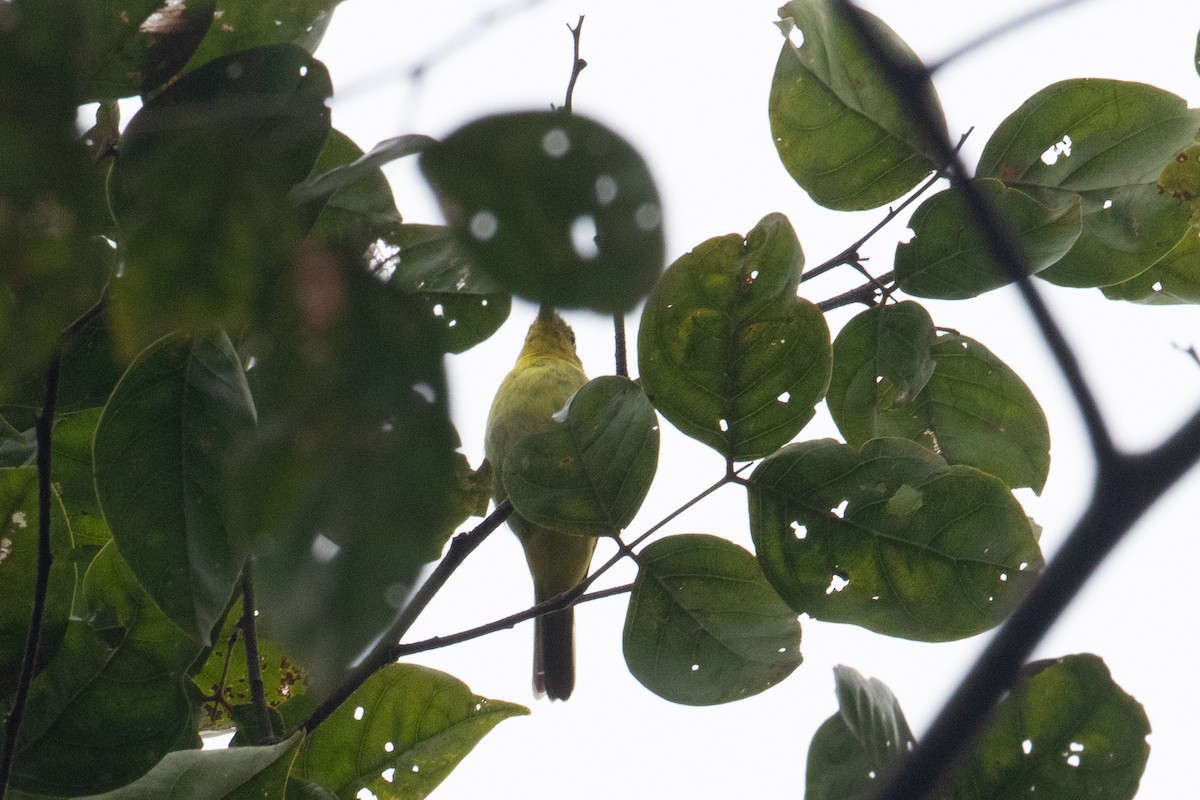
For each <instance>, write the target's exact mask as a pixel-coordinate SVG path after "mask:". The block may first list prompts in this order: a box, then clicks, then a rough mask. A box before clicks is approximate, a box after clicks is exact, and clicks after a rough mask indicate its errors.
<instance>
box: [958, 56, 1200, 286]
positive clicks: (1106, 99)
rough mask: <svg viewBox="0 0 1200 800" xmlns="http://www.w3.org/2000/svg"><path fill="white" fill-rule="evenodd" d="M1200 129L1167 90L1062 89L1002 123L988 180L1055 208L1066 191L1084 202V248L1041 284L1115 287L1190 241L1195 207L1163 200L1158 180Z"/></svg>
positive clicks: (1097, 83)
mask: <svg viewBox="0 0 1200 800" xmlns="http://www.w3.org/2000/svg"><path fill="white" fill-rule="evenodd" d="M1198 130H1200V111H1197V110H1195V109H1189V108H1187V106H1186V104H1185V103H1184V101H1183V99H1182V98H1180V97H1177V96H1175V95H1173V94H1171V93H1170V92H1166V91H1163V90H1162V89H1157V88H1155V87H1153V86H1146V85H1144V84H1140V83H1126V82H1122V81H1113V80H1100V79H1080V80H1069V81H1061V82H1059V83H1055V84H1052V85H1050V86H1047V87H1046V88H1045V89H1042V90H1041V91H1040V92H1037V93H1036V94H1034V95H1033V96H1032V97H1030V98H1029V99H1028V100H1026V101H1025V102H1024V103H1023V104H1022V105H1021V107H1020V108H1018V109H1017V110H1016V111H1015V112H1013V113H1012V114H1011V115H1009V117H1008V118H1007V119H1005V120H1004V122H1002V123H1001V124H1000V127H999V128H997V129H996V132H995V133H994V134H992V137H991V139H989V140H988V143H987V145H986V146H985V147H984V150H983V155H982V156H981V157H980V159H979V168H978V174H979V176H980V177H989V178H999V179H1000V180H1001V181H1003V182H1004V183H1005V184H1007V185H1008V186H1012V187H1015V188H1017V189H1020V190H1021V191H1023V192H1025V193H1026V194H1029V195H1032V196H1033V197H1034V198H1035V199H1038V200H1039V201H1041V202H1042V203H1044V204H1046V205H1049V206H1057V205H1061V204H1062V203H1063V202H1064V200H1063V198H1062V195H1063V193H1064V192H1071V193H1074V194H1077V195H1079V196H1080V197H1082V198H1083V232H1082V233H1081V235H1080V237H1079V239H1078V241H1077V242H1076V243H1075V245H1074V247H1072V248H1071V250H1070V251H1069V252H1068V253H1067V254H1066V255H1065V256H1064V257H1063V258H1062V259H1060V260H1059V261H1058V262H1057V263H1056V264H1055V265H1054V266H1052V267H1049V268H1047V269H1045V270H1043V271H1042V272H1040V273H1039V274H1038V276H1039V277H1041V278H1044V279H1046V280H1048V281H1050V282H1052V283H1057V284H1060V285H1063V286H1107V285H1110V284H1113V283H1119V282H1122V281H1127V280H1129V279H1130V278H1132V277H1134V276H1136V275H1138V274H1139V273H1141V272H1143V271H1144V270H1146V269H1147V268H1149V267H1150V265H1152V264H1153V263H1154V262H1156V261H1158V260H1159V259H1160V258H1162V257H1163V256H1164V255H1165V254H1166V253H1168V252H1169V251H1170V250H1171V248H1173V247H1174V246H1175V245H1176V244H1178V243H1179V240H1180V239H1182V238H1183V236H1184V233H1186V231H1187V226H1188V217H1189V209H1188V206H1187V205H1186V204H1185V203H1182V202H1179V201H1177V200H1174V199H1172V198H1171V197H1169V196H1167V195H1166V194H1163V193H1162V192H1160V190H1159V188H1158V184H1157V181H1158V178H1159V175H1160V174H1161V173H1162V171H1163V169H1164V168H1165V167H1166V166H1167V165H1168V164H1169V163H1171V161H1172V160H1173V159H1174V158H1175V157H1176V156H1177V155H1178V154H1179V153H1180V152H1182V151H1183V150H1185V149H1186V148H1187V147H1189V146H1190V145H1191V144H1192V143H1193V142H1194V141H1195V138H1196V133H1197V131H1198ZM1067 199H1069V195H1068V196H1067Z"/></svg>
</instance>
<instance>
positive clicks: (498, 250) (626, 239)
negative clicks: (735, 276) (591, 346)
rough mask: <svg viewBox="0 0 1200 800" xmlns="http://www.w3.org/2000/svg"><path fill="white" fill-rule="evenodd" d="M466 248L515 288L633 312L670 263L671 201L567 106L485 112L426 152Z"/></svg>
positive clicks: (615, 140) (625, 153)
mask: <svg viewBox="0 0 1200 800" xmlns="http://www.w3.org/2000/svg"><path fill="white" fill-rule="evenodd" d="M421 170H422V172H423V173H424V174H425V177H426V178H427V179H428V180H429V182H430V183H431V184H432V185H433V187H434V189H435V190H436V192H437V194H438V199H439V200H440V202H441V205H442V210H443V211H444V212H445V214H446V218H447V219H448V220H449V221H450V225H451V226H452V227H453V228H454V229H455V231H456V232H457V233H458V234H459V241H460V243H461V244H462V247H463V249H464V251H465V252H466V254H467V256H468V257H469V258H470V259H471V260H472V261H473V262H474V263H476V264H478V265H479V267H480V268H481V269H483V270H486V271H487V272H488V273H489V274H490V275H491V276H492V277H493V278H494V279H495V280H496V281H497V282H498V283H500V284H501V285H502V286H504V287H505V289H506V290H508V291H511V292H512V293H513V294H517V295H520V296H521V297H525V298H528V299H530V300H535V301H539V302H542V303H549V304H550V305H554V306H557V307H560V308H590V309H593V310H596V311H603V312H624V311H628V310H629V309H631V308H633V307H634V306H635V305H636V304H637V303H638V302H639V301H640V300H641V299H642V298H643V297H645V296H646V294H647V293H648V292H649V291H650V289H651V287H653V286H654V281H655V280H656V279H657V278H658V274H659V272H660V271H661V269H662V262H663V226H662V204H661V202H660V200H659V197H658V190H657V189H656V188H655V186H654V181H653V179H652V178H651V177H650V172H649V171H648V169H647V168H646V164H645V162H644V161H643V160H642V157H641V156H640V155H638V153H637V152H636V151H635V150H634V149H633V147H631V146H630V145H629V143H628V142H626V141H625V140H624V139H622V138H620V137H619V136H617V135H616V134H615V133H613V132H612V131H610V130H609V129H608V128H606V127H604V126H603V125H601V124H599V123H597V122H594V121H592V120H590V119H587V118H585V117H581V116H578V115H567V114H564V113H561V112H550V111H546V112H525V113H519V114H502V115H498V116H491V117H484V118H483V119H479V120H476V121H475V122H472V123H470V124H468V125H466V126H464V127H462V128H459V129H458V130H457V131H455V132H453V133H451V134H450V136H448V137H447V138H446V139H445V140H444V141H442V142H441V143H440V144H437V145H435V146H433V147H430V148H429V149H427V150H426V151H425V152H424V153H422V154H421Z"/></svg>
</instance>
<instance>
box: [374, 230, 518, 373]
mask: <svg viewBox="0 0 1200 800" xmlns="http://www.w3.org/2000/svg"><path fill="white" fill-rule="evenodd" d="M384 244H385V245H386V246H387V247H388V249H392V248H395V249H396V252H395V253H394V254H391V255H388V257H387V258H385V259H383V260H382V261H381V265H380V266H383V267H387V266H394V269H395V272H393V273H392V277H391V279H390V280H391V282H392V283H393V284H395V285H396V286H397V287H399V288H400V289H402V290H403V291H406V292H411V293H413V294H415V295H417V296H418V297H420V298H421V299H423V300H424V301H425V302H426V304H427V305H428V306H429V308H430V312H431V313H432V314H433V316H434V318H435V320H436V321H437V322H438V324H440V325H441V326H443V328H444V330H445V334H446V349H447V350H449V351H450V352H451V353H461V352H463V351H465V350H469V349H470V348H472V347H474V346H475V345H477V344H479V343H480V342H482V341H483V340H484V339H487V338H488V337H489V336H491V335H492V334H493V333H495V332H496V331H497V330H499V329H500V326H501V325H503V324H504V321H505V320H506V319H508V313H509V311H510V309H511V308H512V298H511V297H510V296H509V295H508V294H506V293H505V292H504V291H503V290H502V289H501V288H500V285H499V284H497V283H496V282H495V281H493V280H492V279H490V278H489V277H488V276H487V275H486V274H484V273H483V271H482V270H480V269H479V268H478V267H476V266H475V265H474V263H472V262H471V261H470V260H469V259H468V258H467V257H466V255H465V253H463V250H462V248H461V247H460V246H459V245H458V243H457V241H455V238H454V234H453V232H452V231H451V230H450V229H449V228H446V227H443V226H441V225H401V226H400V227H399V228H398V229H396V230H395V231H394V233H393V234H392V235H390V236H385V237H384Z"/></svg>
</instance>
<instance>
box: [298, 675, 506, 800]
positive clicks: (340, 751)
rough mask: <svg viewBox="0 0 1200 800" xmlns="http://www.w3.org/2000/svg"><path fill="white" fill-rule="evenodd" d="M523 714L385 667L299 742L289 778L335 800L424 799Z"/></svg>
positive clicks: (453, 683) (453, 681)
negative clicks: (360, 798) (364, 792)
mask: <svg viewBox="0 0 1200 800" xmlns="http://www.w3.org/2000/svg"><path fill="white" fill-rule="evenodd" d="M528 713H529V709H527V708H525V707H524V706H519V705H515V704H513V703H506V702H504V701H503V700H489V699H487V698H486V697H480V696H479V695H476V694H474V693H473V692H472V691H471V690H470V689H469V688H468V687H467V685H466V684H464V683H463V682H462V681H460V680H458V679H457V678H454V677H451V676H450V675H447V674H445V673H444V672H438V671H436V670H432V669H428V668H426V667H419V666H416V665H415V664H392V665H391V666H389V667H385V668H384V669H382V670H380V671H379V672H377V673H375V674H374V675H372V676H371V677H370V678H369V679H368V680H367V682H366V683H364V684H363V685H362V686H361V687H360V688H359V689H358V690H357V691H355V692H354V693H353V694H351V695H350V697H349V698H348V699H347V700H346V702H344V703H342V705H341V706H339V707H338V709H337V710H336V711H334V712H333V714H332V715H331V716H330V717H329V719H327V720H325V721H324V722H323V723H321V725H320V726H319V727H318V728H317V729H316V730H315V731H313V732H312V733H311V734H310V735H309V737H308V739H307V740H306V741H305V743H304V747H303V748H302V749H301V751H300V756H299V758H297V759H296V764H295V767H294V769H293V779H299V780H309V781H315V782H317V783H319V784H320V785H321V786H323V787H325V788H326V789H328V790H329V791H330V792H332V793H333V795H335V796H336V797H337V798H339V800H346V799H347V798H354V797H356V796H357V793H358V792H359V790H360V789H362V788H363V787H366V788H367V789H368V790H370V791H371V792H373V793H374V794H375V796H376V797H378V798H379V800H405V799H406V798H411V797H425V796H427V795H428V794H429V793H430V792H431V791H433V790H434V788H436V787H437V785H438V784H439V783H441V782H442V781H443V780H444V779H445V777H446V776H447V775H448V774H449V773H450V771H451V770H452V769H454V768H455V767H456V766H457V765H458V762H460V761H462V759H463V758H465V757H466V755H467V754H468V753H470V752H471V750H472V748H474V747H475V745H476V744H478V743H479V741H480V740H481V739H482V738H483V737H484V736H486V735H487V734H488V733H489V732H490V731H491V730H492V728H494V727H495V726H496V725H498V724H499V723H501V722H503V721H504V720H506V719H509V718H510V717H516V716H523V715H525V714H528Z"/></svg>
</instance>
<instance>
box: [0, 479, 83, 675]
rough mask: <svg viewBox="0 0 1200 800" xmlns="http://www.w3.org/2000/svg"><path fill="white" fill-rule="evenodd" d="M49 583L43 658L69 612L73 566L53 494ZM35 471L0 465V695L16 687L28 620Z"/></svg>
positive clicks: (33, 576)
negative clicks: (51, 557) (51, 561)
mask: <svg viewBox="0 0 1200 800" xmlns="http://www.w3.org/2000/svg"><path fill="white" fill-rule="evenodd" d="M50 514H51V518H50V553H51V555H52V556H53V558H54V561H53V563H52V565H51V567H50V585H49V589H48V592H47V594H46V610H45V612H44V616H43V621H42V625H43V627H42V637H41V644H40V648H41V652H40V654H39V655H40V658H41V659H42V661H43V662H44V661H45V660H46V659H48V658H49V657H50V656H51V655H53V653H54V651H55V649H56V648H57V647H58V644H59V641H60V640H61V639H62V637H63V633H64V631H65V630H66V626H67V617H68V615H69V614H70V613H71V595H72V593H73V592H74V591H75V564H74V563H72V561H71V559H70V558H69V556H70V552H71V544H72V542H71V530H70V528H69V527H68V525H67V518H66V515H65V514H64V512H63V506H62V503H61V502H59V499H58V495H57V493H55V494H54V495H53V496H52V498H51V504H50ZM40 519H41V515H40V514H39V513H38V483H37V470H36V469H34V468H33V467H21V468H17V469H14V468H9V467H5V468H2V469H0V598H4V600H3V602H0V697H5V696H8V694H9V693H10V692H11V691H12V690H13V689H15V688H16V683H17V675H18V674H19V672H20V667H21V659H22V656H23V655H24V653H25V640H26V637H28V635H29V620H30V617H31V616H32V614H33V593H34V586H35V584H36V582H37V562H38V525H39V524H40Z"/></svg>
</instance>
